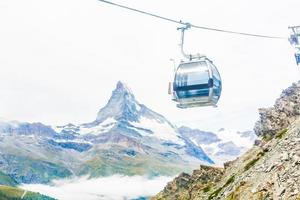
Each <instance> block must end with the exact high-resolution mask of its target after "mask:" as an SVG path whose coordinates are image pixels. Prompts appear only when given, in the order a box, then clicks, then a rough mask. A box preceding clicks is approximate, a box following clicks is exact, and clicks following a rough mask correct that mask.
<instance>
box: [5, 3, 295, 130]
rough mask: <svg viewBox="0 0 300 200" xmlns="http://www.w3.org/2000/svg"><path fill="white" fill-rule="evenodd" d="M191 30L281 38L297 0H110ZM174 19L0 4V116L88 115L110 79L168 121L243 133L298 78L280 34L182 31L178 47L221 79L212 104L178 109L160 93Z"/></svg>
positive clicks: (171, 51) (52, 118) (71, 6)
mask: <svg viewBox="0 0 300 200" xmlns="http://www.w3.org/2000/svg"><path fill="white" fill-rule="evenodd" d="M114 2H118V3H122V4H126V5H128V6H132V7H135V8H139V9H143V10H146V11H151V12H154V13H158V14H161V15H163V16H166V17H170V18H174V19H176V20H183V21H185V22H190V23H193V24H196V25H201V26H210V27H216V28H224V29H230V30H234V31H244V32H253V33H259V34H269V35H279V36H284V37H288V34H289V31H288V29H287V27H288V26H290V25H297V24H298V25H299V24H300V20H299V19H300V12H299V8H300V1H299V0H286V1H276V0H275V1H274V0H264V1H261V0H244V1H240V0H226V1H220V0H198V1H196V0H185V1H178V0H164V1H161V0H152V1H146V0H130V1H129V0H128V1H121V0H114ZM176 28H177V25H176V24H172V23H168V22H165V21H160V20H158V19H155V18H151V17H148V16H143V15H140V14H136V13H132V12H128V11H126V10H122V9H120V8H117V7H112V6H110V5H107V4H103V3H101V2H98V1H97V0H51V1H50V0H47V1H46V0H26V1H23V0H1V1H0V93H1V96H0V116H1V117H4V118H7V119H15V120H19V121H29V122H33V121H41V122H43V123H46V124H51V125H52V124H55V125H61V124H65V123H68V122H72V123H83V122H89V121H92V120H94V119H95V117H96V113H97V112H98V110H99V109H100V108H101V107H102V106H104V105H105V103H106V102H107V100H108V98H109V97H110V94H111V91H112V90H113V89H114V87H115V85H116V82H117V81H118V80H122V81H124V82H126V83H127V84H128V86H129V87H130V88H131V89H132V91H133V92H134V94H135V96H136V98H137V99H138V100H139V101H140V102H141V103H143V104H145V105H147V106H148V107H150V108H152V109H153V110H155V111H157V112H159V113H161V114H163V115H164V116H166V117H167V118H168V119H169V120H170V121H171V122H174V123H176V124H185V125H189V126H192V127H198V128H201V129H204V130H217V129H219V128H221V127H225V128H228V129H235V130H247V129H252V127H253V124H254V122H255V121H256V120H257V118H258V112H257V109H258V108H259V107H265V106H271V105H273V103H274V101H275V99H276V98H277V97H278V96H279V94H280V93H281V91H282V89H284V88H286V87H288V86H289V85H290V84H291V83H292V82H295V81H297V80H298V79H299V75H300V72H299V67H297V66H296V64H295V60H294V57H293V49H292V47H291V46H290V45H289V43H288V41H287V40H273V39H261V38H250V37H244V36H238V35H229V34H222V33H215V32H210V31H205V30H198V29H191V30H189V31H188V33H187V34H186V36H187V37H186V50H187V51H188V52H199V53H202V54H206V55H207V56H208V57H209V58H210V59H211V60H213V61H214V63H215V65H216V66H217V67H218V68H219V71H220V73H221V76H222V80H223V94H222V97H221V99H220V102H219V106H218V108H193V109H188V110H179V109H177V108H176V106H175V104H174V103H173V102H172V101H171V100H170V96H168V94H167V85H168V81H169V80H170V79H171V77H172V73H173V63H172V62H171V61H170V59H171V58H173V59H175V60H176V62H177V63H178V62H179V61H180V59H181V55H180V53H179V47H178V43H179V38H180V33H179V32H178V31H176Z"/></svg>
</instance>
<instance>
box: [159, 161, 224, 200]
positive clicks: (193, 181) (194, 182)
mask: <svg viewBox="0 0 300 200" xmlns="http://www.w3.org/2000/svg"><path fill="white" fill-rule="evenodd" d="M222 175H223V169H221V168H216V167H210V166H204V165H201V166H200V169H196V170H194V171H193V174H192V175H189V174H186V173H181V174H180V175H179V176H178V177H176V178H175V179H174V180H173V181H171V182H169V183H168V185H167V186H166V187H165V188H164V190H163V191H162V192H161V193H159V194H158V195H157V197H156V198H155V199H170V200H173V199H178V200H186V199H191V198H193V197H195V196H197V193H198V191H201V190H202V189H205V187H207V185H208V184H212V183H214V182H218V181H219V180H220V179H221V177H222Z"/></svg>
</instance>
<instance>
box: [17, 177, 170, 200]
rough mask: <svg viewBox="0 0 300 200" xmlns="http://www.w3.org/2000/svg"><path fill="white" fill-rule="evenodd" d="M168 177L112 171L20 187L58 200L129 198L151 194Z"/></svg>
mask: <svg viewBox="0 0 300 200" xmlns="http://www.w3.org/2000/svg"><path fill="white" fill-rule="evenodd" d="M171 180H172V177H157V178H152V179H149V178H147V177H143V176H132V177H129V176H121V175H114V176H110V177H103V178H97V179H87V178H86V177H81V178H76V179H75V178H74V179H68V180H56V181H53V184H51V185H40V184H30V185H23V186H21V187H22V188H23V189H25V190H30V191H34V192H39V193H41V194H44V195H48V196H51V197H53V198H57V199H59V200H82V199H84V200H102V199H103V200H119V199H120V200H130V199H135V198H139V197H150V196H153V195H155V194H157V193H158V192H159V191H161V190H162V189H163V188H164V186H165V185H166V184H167V182H169V181H171Z"/></svg>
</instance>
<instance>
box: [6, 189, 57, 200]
mask: <svg viewBox="0 0 300 200" xmlns="http://www.w3.org/2000/svg"><path fill="white" fill-rule="evenodd" d="M24 193H25V191H24V190H22V189H19V188H15V187H10V186H1V185H0V199H1V200H21V199H23V200H55V199H53V198H51V197H47V196H44V195H41V194H39V193H34V192H26V194H25V195H24ZM23 195H24V196H23ZM22 196H23V198H22Z"/></svg>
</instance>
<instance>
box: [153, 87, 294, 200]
mask: <svg viewBox="0 0 300 200" xmlns="http://www.w3.org/2000/svg"><path fill="white" fill-rule="evenodd" d="M299 108H300V82H299V83H297V84H293V85H292V86H291V87H289V88H288V89H286V90H284V91H283V93H282V95H281V96H280V98H279V99H278V100H277V101H276V103H275V106H274V108H269V109H261V110H260V115H261V116H260V121H259V122H257V123H256V126H255V131H256V133H257V134H258V135H260V136H261V140H260V141H257V142H256V145H255V146H253V148H251V149H250V150H249V151H247V152H246V153H245V154H244V155H242V156H241V157H239V158H237V159H236V160H234V161H230V162H227V163H225V164H224V169H216V170H217V171H214V170H215V168H213V167H206V168H203V167H201V168H200V174H201V175H200V176H197V175H196V174H198V173H197V172H196V171H197V170H196V171H194V173H193V175H188V174H184V175H181V176H179V177H178V178H176V179H175V180H174V181H172V182H170V183H169V184H168V186H167V187H166V188H165V189H164V190H163V191H162V192H160V193H159V194H158V195H157V196H156V197H154V198H153V199H152V200H173V199H178V200H189V199H193V200H194V199H195V200H213V199H225V200H246V199H247V200H248V199H251V200H252V199H253V200H260V199H264V200H271V199H274V200H286V199H288V200H299V199H300V117H299V116H300V112H299ZM266 138H267V139H266ZM208 177H209V178H208Z"/></svg>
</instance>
